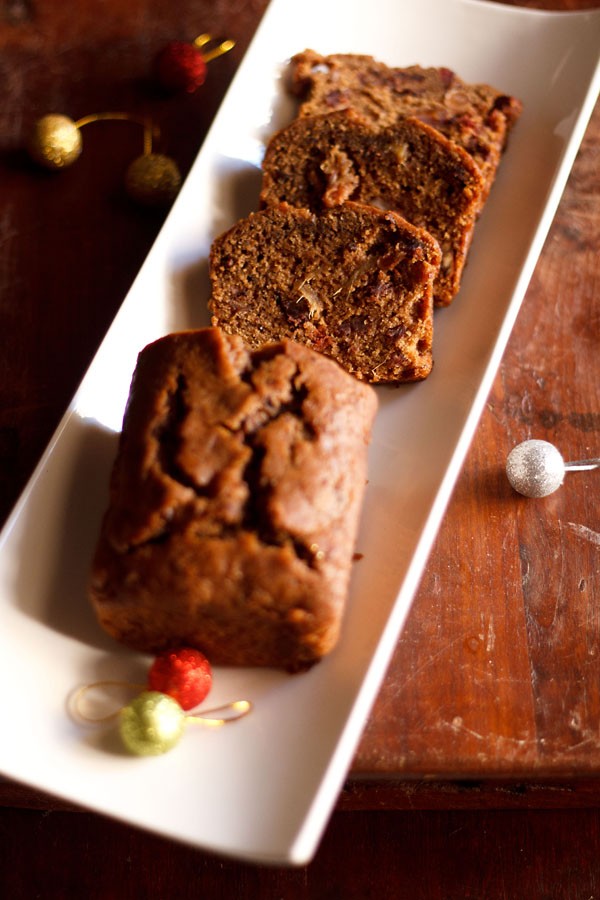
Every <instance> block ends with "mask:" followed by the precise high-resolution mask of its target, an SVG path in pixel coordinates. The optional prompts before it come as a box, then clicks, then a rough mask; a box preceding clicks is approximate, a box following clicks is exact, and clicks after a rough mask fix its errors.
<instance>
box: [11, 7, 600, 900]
mask: <svg viewBox="0 0 600 900" xmlns="http://www.w3.org/2000/svg"><path fill="white" fill-rule="evenodd" d="M324 2H326V0H324ZM267 5H268V3H267V0H214V2H211V0H182V2H179V3H172V2H167V0H132V2H130V3H121V2H118V0H104V2H101V0H90V2H87V3H81V4H76V5H71V4H68V3H64V2H59V0H37V2H35V0H6V2H4V3H2V4H0V78H1V83H2V85H3V103H2V104H0V135H1V137H0V198H1V204H0V334H1V338H0V341H1V342H0V518H2V519H4V518H5V517H6V515H7V514H8V513H9V511H10V509H11V507H12V505H13V503H14V502H15V500H16V499H17V497H18V495H19V493H20V491H21V489H22V487H23V486H24V484H25V481H26V479H27V477H28V476H29V474H30V473H31V471H32V468H33V466H34V465H35V463H36V462H37V459H38V458H39V456H40V455H41V453H42V451H43V449H44V448H45V446H46V444H47V442H48V440H49V438H50V436H51V434H52V432H53V430H54V428H55V426H56V424H57V423H58V421H59V419H60V417H61V416H62V414H63V412H64V409H65V408H66V406H67V405H68V403H69V402H70V399H71V397H72V395H73V393H74V391H75V389H76V387H77V385H78V384H79V381H80V380H81V378H82V376H83V374H84V373H85V369H86V366H87V365H88V363H89V361H90V360H91V358H92V356H93V354H94V352H95V350H96V349H97V347H98V345H99V343H100V341H101V339H102V337H103V335H104V333H105V331H106V329H107V328H108V326H109V325H110V323H111V321H112V319H113V317H114V315H115V313H116V311H117V309H118V307H119V305H120V303H121V302H122V300H123V298H124V296H125V294H126V292H127V289H128V287H129V286H130V284H131V282H132V281H133V279H134V277H135V275H136V273H137V271H138V269H139V267H140V265H141V263H142V261H143V259H144V257H145V256H146V254H147V253H148V251H149V249H150V248H151V246H152V242H153V240H154V238H155V237H156V235H157V233H158V231H159V229H160V226H161V224H162V222H163V220H164V214H163V213H157V212H148V211H143V210H140V209H139V208H137V207H135V206H134V205H133V204H132V203H130V202H129V201H128V200H127V199H126V198H125V197H124V195H123V191H122V184H121V175H122V171H123V168H124V166H125V165H126V164H127V162H128V161H130V160H131V158H132V157H133V156H135V155H137V154H138V153H140V152H141V148H140V146H139V140H140V138H139V133H138V132H136V130H135V128H131V129H129V128H127V127H125V126H123V125H122V124H117V123H113V125H108V124H107V125H106V126H102V127H95V126H90V128H91V127H95V130H94V134H93V138H92V136H91V131H90V132H89V136H88V132H86V133H85V135H84V140H85V141H86V143H85V153H84V154H83V156H82V157H81V159H80V160H79V161H78V164H77V166H76V167H73V168H72V169H70V170H67V171H65V172H63V173H61V174H60V175H59V176H58V177H57V176H55V175H53V174H50V173H47V172H42V171H40V170H39V169H36V168H35V166H33V165H32V164H31V162H30V161H29V159H28V157H27V155H26V153H25V151H24V141H25V135H26V134H27V132H28V130H29V128H30V126H31V124H32V123H33V122H34V121H35V120H36V119H37V118H38V117H39V116H41V115H43V114H45V113H47V112H62V113H65V114H67V115H69V116H71V117H72V118H74V119H76V118H78V117H80V116H83V115H87V114H90V113H94V112H100V111H106V110H110V109H115V108H119V109H135V110H136V111H138V112H144V113H147V114H150V115H151V116H152V117H153V118H154V119H156V121H157V122H158V123H159V124H160V130H161V139H160V147H159V149H160V150H162V151H163V152H166V153H168V154H169V155H171V156H173V157H174V158H176V159H177V162H178V164H179V166H180V168H181V170H182V173H183V174H184V175H185V174H186V172H187V170H188V169H189V167H190V165H191V163H192V161H193V159H194V158H195V155H196V153H197V152H198V149H199V147H200V145H201V142H202V139H203V137H204V135H205V134H206V131H207V129H208V127H209V125H210V122H211V120H212V118H213V116H214V114H215V112H216V110H217V109H218V106H219V103H220V102H221V100H222V98H223V96H224V93H225V90H226V88H227V85H228V84H229V82H230V80H231V78H232V76H233V74H234V72H235V70H236V68H237V66H238V64H239V62H240V60H241V59H242V56H243V53H244V50H245V48H246V47H247V45H248V42H249V40H250V38H251V37H252V34H253V33H254V30H255V28H256V26H257V24H258V22H259V21H260V18H261V15H262V13H263V12H264V10H265V9H266V7H267ZM512 5H522V6H528V7H538V8H545V9H588V8H594V7H597V6H598V4H597V2H591V0H580V2H577V0H562V2H561V0H554V2H550V0H549V2H525V3H521V4H512ZM203 31H209V32H211V33H212V34H214V35H217V36H226V37H232V38H233V39H235V41H236V47H235V49H234V50H233V51H232V52H231V53H229V54H227V55H226V56H224V57H222V58H221V59H219V60H215V61H214V62H212V63H210V65H209V72H208V78H207V82H206V84H205V85H204V86H203V88H202V89H200V90H199V91H198V92H197V93H196V94H194V95H187V96H184V97H175V98H168V99H167V98H165V97H163V96H160V95H159V94H158V93H157V92H156V90H155V89H154V88H153V87H152V85H151V83H150V80H149V66H150V62H151V60H152V58H153V56H154V54H155V53H156V52H157V50H159V49H160V48H161V47H162V46H164V44H165V42H166V41H167V40H169V39H184V40H191V39H193V37H195V36H196V35H197V34H198V33H200V32H203ZM599 163H600V109H596V112H595V113H594V115H593V117H592V119H591V122H590V125H589V127H588V129H587V132H586V135H585V138H584V140H583V143H582V146H581V149H580V152H579V154H578V156H577V159H576V162H575V165H574V167H573V171H572V174H571V177H570V179H569V182H568V185H567V188H566V191H565V193H564V196H563V198H562V201H561V204H560V206H559V209H558V213H557V216H556V218H555V221H554V223H553V225H552V227H551V230H550V233H549V236H548V239H547V241H546V244H545V247H544V250H543V253H542V255H541V258H540V261H539V263H538V265H537V267H536V270H535V273H534V275H533V278H532V281H531V284H530V286H529V289H528V291H527V295H526V298H525V301H524V303H523V307H522V310H521V313H520V315H519V318H518V320H517V323H516V327H515V329H514V332H513V335H512V337H511V340H510V343H509V346H508V349H507V351H506V354H505V356H504V359H503V362H502V365H501V367H500V370H499V373H498V376H497V378H496V380H495V383H494V386H493V389H492V392H491V394H490V396H489V399H488V403H487V407H486V410H485V412H484V415H483V417H482V419H481V422H480V425H479V427H478V430H477V434H476V437H475V440H474V442H473V444H472V447H471V449H470V451H469V454H468V457H467V460H466V464H465V467H464V470H463V473H462V475H461V476H460V478H459V481H458V483H457V485H456V489H455V491H454V495H453V498H452V501H451V503H450V506H449V509H448V512H447V514H446V517H445V519H444V522H443V525H442V528H441V530H440V533H439V536H438V539H437V541H436V544H435V547H434V550H433V553H432V555H431V557H430V560H429V563H428V566H427V569H426V572H425V575H424V577H423V580H422V583H421V586H420V589H419V591H418V594H417V597H416V599H415V602H414V605H413V608H412V611H411V613H410V615H409V619H408V622H407V624H406V627H405V629H404V632H403V634H402V637H401V639H400V641H399V643H398V647H397V650H396V652H395V654H394V657H393V659H392V662H391V665H390V668H389V671H388V674H387V677H386V679H385V682H384V684H383V686H382V689H381V691H380V694H379V697H378V699H377V702H376V704H375V707H374V709H373V711H372V714H371V716H370V718H369V720H368V722H366V723H365V730H364V734H363V738H362V740H361V742H360V746H359V748H358V752H357V754H356V758H355V761H354V765H353V767H352V771H351V773H350V775H349V779H348V783H347V786H346V789H345V790H344V792H343V794H342V796H341V797H340V802H339V805H338V809H337V811H336V813H335V814H334V817H333V819H332V822H331V825H330V827H329V829H328V831H327V834H326V836H325V838H324V841H323V845H322V847H321V848H320V850H319V853H318V855H317V858H316V859H315V861H314V862H313V863H312V864H311V865H310V866H308V867H304V868H303V869H301V870H296V871H286V870H278V869H263V868H262V867H253V866H246V865H240V864H238V863H235V862H228V861H224V860H218V859H215V858H212V857H210V856H207V855H205V854H202V853H199V852H197V851H194V850H191V849H189V848H184V847H178V846H175V845H172V844H171V843H169V842H168V841H163V840H161V839H160V838H155V837H152V836H148V835H145V834H143V833H140V832H137V831H135V830H133V829H129V828H126V827H125V826H122V825H119V824H116V823H112V822H108V821H106V820H104V819H102V817H99V816H95V815H92V814H88V813H83V812H80V811H76V810H74V809H71V808H70V807H68V806H67V805H65V804H60V803H58V802H56V801H54V800H53V799H52V798H49V797H45V796H41V795H39V794H38V793H36V792H33V791H30V790H28V789H25V788H23V787H21V786H19V785H16V784H14V783H12V782H6V781H5V782H0V841H1V845H0V846H2V848H3V852H2V854H0V890H2V894H3V896H14V897H38V896H39V897H44V898H45V897H80V896H85V897H102V898H105V897H106V898H113V897H116V898H120V897H167V896H177V897H182V898H185V897H196V896H199V895H200V894H201V893H202V894H203V895H204V896H209V897H221V896H222V897H230V896H236V897H268V898H271V897H272V898H275V897H285V898H286V900H288V898H289V900H292V898H297V897H298V898H299V897H303V898H304V897H348V898H351V897H357V898H358V897H368V896H377V897H410V898H413V897H414V898H420V897H423V898H437V897H440V898H452V897H457V898H459V897H474V898H492V897H507V898H513V897H515V898H516V897H540V898H541V897H544V898H546V897H560V898H562V897H573V898H578V900H579V898H583V900H587V898H592V897H598V896H600V866H599V864H598V859H599V851H600V813H599V811H598V805H599V800H600V781H598V778H599V776H600V512H599V507H600V504H599V503H598V498H599V496H600V474H598V473H597V472H587V473H578V474H572V475H568V476H567V480H566V482H565V485H564V486H563V487H562V488H561V489H560V490H559V491H558V492H557V493H556V494H553V495H552V496H551V497H548V498H546V499H544V500H540V501H529V500H526V499H524V498H520V497H518V496H517V495H515V494H514V492H513V491H512V490H511V489H510V487H509V486H508V483H507V481H506V478H505V475H504V461H505V459H506V455H507V453H508V451H509V450H510V449H511V447H512V446H513V445H514V444H515V443H517V442H519V441H520V440H522V439H524V438H527V437H540V438H545V439H548V440H550V441H552V442H553V443H555V444H556V445H557V446H559V447H560V449H561V451H562V452H563V453H564V455H565V456H566V457H567V458H581V457H586V456H592V455H600V386H599V378H598V373H599V364H598V359H599V346H600V341H599V338H600V306H599V301H598V295H599V292H600V284H599V280H600V262H599V259H600V254H599V249H600V177H599V172H600V164H599ZM33 712H34V711H32V713H33ZM108 861H110V863H108ZM474 861H475V862H474Z"/></svg>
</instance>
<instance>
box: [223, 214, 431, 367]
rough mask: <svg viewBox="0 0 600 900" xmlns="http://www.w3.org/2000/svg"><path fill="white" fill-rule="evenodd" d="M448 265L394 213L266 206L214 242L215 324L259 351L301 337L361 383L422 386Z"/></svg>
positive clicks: (427, 238) (425, 234) (422, 235)
mask: <svg viewBox="0 0 600 900" xmlns="http://www.w3.org/2000/svg"><path fill="white" fill-rule="evenodd" d="M440 261H441V253H440V249H439V247H438V244H437V241H435V240H434V238H432V237H431V235H430V234H429V233H428V232H426V231H425V230H424V229H422V228H418V227H415V226H413V225H410V224H409V223H408V222H406V220H405V219H403V218H402V217H401V216H399V215H397V214H396V213H393V212H385V211H382V210H378V209H376V208H375V207H372V206H367V205H365V204H359V203H354V202H346V203H342V204H341V205H339V206H335V207H332V208H331V209H326V210H324V211H322V212H320V213H313V212H311V211H309V210H307V209H301V208H297V207H292V206H289V205H288V204H280V205H278V206H272V207H268V208H266V209H263V210H260V211H258V212H255V213H251V214H250V216H249V217H248V218H246V219H243V220H241V221H239V222H237V223H236V224H235V225H234V226H233V227H232V228H231V229H229V230H228V231H227V232H225V233H224V234H222V235H221V236H220V237H218V238H217V239H216V240H215V241H213V244H212V247H211V252H210V263H209V273H210V279H211V290H212V293H211V298H210V300H209V308H210V310H211V312H212V323H213V325H215V326H219V327H221V328H223V329H224V330H225V331H227V332H228V333H231V334H239V335H241V336H242V337H243V338H244V340H245V341H246V342H247V343H248V344H249V345H250V346H252V347H257V346H259V345H260V344H261V343H264V341H273V340H280V339H282V338H290V339H292V340H295V341H299V342H301V343H303V344H306V345H307V346H308V347H310V348H311V349H313V350H316V351H318V352H319V353H323V354H325V355H326V356H329V357H331V358H332V359H334V360H336V361H337V362H338V363H339V364H340V365H341V366H342V367H343V368H344V369H346V370H347V371H348V372H350V373H351V374H352V375H354V376H355V377H356V378H358V379H360V380H362V381H368V382H370V383H373V384H375V383H399V382H403V381H416V380H420V379H422V378H425V377H427V375H428V374H429V373H430V371H431V367H432V332H433V326H432V320H433V300H432V296H433V294H432V286H433V282H434V279H435V277H436V276H437V274H438V272H439V267H440Z"/></svg>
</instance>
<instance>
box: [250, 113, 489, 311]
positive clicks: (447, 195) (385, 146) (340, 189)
mask: <svg viewBox="0 0 600 900" xmlns="http://www.w3.org/2000/svg"><path fill="white" fill-rule="evenodd" d="M482 192H483V177H482V175H481V172H480V170H479V168H478V167H477V165H476V164H475V162H474V161H473V159H472V157H471V156H469V154H467V153H466V152H465V151H464V150H463V149H462V148H461V147H459V146H458V145H457V144H454V143H452V142H451V141H449V140H448V139H447V138H446V137H444V136H443V135H442V134H440V132H439V131H436V130H435V129H433V128H431V127H430V126H429V125H426V124H424V123H423V122H421V121H419V120H418V119H414V118H400V119H398V120H397V121H396V122H394V123H393V124H391V125H388V126H385V127H380V128H376V127H374V126H373V124H372V123H370V122H369V121H368V120H366V119H364V118H363V117H362V116H360V115H358V114H357V113H355V112H354V111H353V110H337V111H335V112H332V113H328V114H324V115H314V116H303V117H300V118H297V119H295V120H294V121H293V122H292V123H291V124H290V125H288V126H287V127H286V128H284V129H282V130H281V131H279V132H278V133H277V134H275V135H274V136H273V137H272V138H271V139H270V141H269V143H268V145H267V148H266V152H265V156H264V159H263V180H262V189H261V194H260V202H261V204H262V206H269V205H274V204H275V205H276V204H278V203H281V202H282V201H285V202H287V203H289V204H292V205H293V206H300V207H306V208H307V209H311V210H314V211H316V212H318V211H319V210H322V209H324V208H330V207H332V206H336V205H338V204H340V203H343V202H345V201H346V200H354V201H359V202H362V203H367V204H373V205H376V206H378V207H380V208H382V209H392V210H394V211H395V212H397V213H400V215H402V216H403V217H404V218H405V219H407V220H408V221H409V222H411V224H413V225H418V226H420V227H422V228H425V229H426V230H427V231H429V232H430V234H431V235H433V237H434V238H435V239H436V240H437V242H438V244H439V245H440V248H441V251H442V262H441V267H440V272H439V275H438V277H437V278H436V280H435V283H434V288H433V295H434V301H435V303H436V305H438V306H447V305H448V304H449V303H450V302H451V301H452V299H453V298H454V296H455V295H456V293H457V292H458V289H459V287H460V280H461V274H462V270H463V267H464V264H465V260H466V256H467V251H468V248H469V245H470V242H471V237H472V234H473V228H474V226H475V221H476V218H477V214H478V210H479V209H480V205H481V196H482Z"/></svg>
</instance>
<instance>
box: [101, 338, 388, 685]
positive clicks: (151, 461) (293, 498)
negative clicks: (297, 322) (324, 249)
mask: <svg viewBox="0 0 600 900" xmlns="http://www.w3.org/2000/svg"><path fill="white" fill-rule="evenodd" d="M375 411H376V397H375V391H374V390H373V389H372V388H370V387H369V386H368V385H365V384H361V383H360V382H358V381H357V380H356V379H354V378H352V377H351V376H350V375H348V374H347V373H346V372H344V371H343V370H342V369H341V368H340V367H339V366H338V365H337V364H336V363H334V362H332V361H331V360H329V359H326V358H325V357H323V356H321V355H319V354H317V353H314V352H313V351H311V350H309V349H308V348H307V347H304V346H302V345H300V344H297V343H293V342H291V341H282V342H280V343H273V344H269V345H266V346H263V347H261V348H260V349H257V350H251V349H250V348H249V347H248V346H247V345H246V344H245V343H244V342H243V341H242V339H241V338H240V337H238V336H230V335H226V334H224V333H223V332H222V331H221V330H219V329H215V328H206V329H201V330H199V331H189V332H181V333H176V334H170V335H167V336H166V337H163V338H161V339H159V340H157V341H156V342H154V343H152V344H150V345H148V346H147V347H146V348H144V350H142V352H141V353H140V355H139V357H138V363H137V366H136V370H135V373H134V377H133V381H132V385H131V391H130V396H129V400H128V404H127V409H126V413H125V417H124V422H123V430H122V433H121V438H120V444H119V450H118V454H117V458H116V460H115V464H114V468H113V472H112V476H111V485H110V502H109V506H108V509H107V511H106V513H105V516H104V519H103V523H102V527H101V534H100V537H99V540H98V545H97V549H96V553H95V557H94V560H93V566H92V575H91V582H90V595H91V600H92V604H93V607H94V609H95V611H96V614H97V617H98V620H99V622H100V624H101V625H102V626H103V627H104V629H105V630H106V631H107V632H108V633H109V634H110V635H112V636H113V637H114V638H116V639H117V640H118V641H120V642H122V643H123V644H125V645H127V646H129V647H131V648H133V649H136V650H140V651H147V652H151V653H156V652H158V651H160V650H162V649H168V648H175V647H178V646H182V645H186V646H192V647H197V648H198V649H200V650H202V651H203V652H204V653H206V655H207V656H208V658H209V659H210V661H211V662H212V663H214V664H215V665H221V664H222V665H248V666H254V665H256V666H273V667H282V668H285V669H288V670H291V671H294V670H300V669H303V668H305V667H308V666H310V665H311V664H313V663H314V662H316V661H317V660H319V659H320V658H321V657H322V656H323V655H324V654H326V653H327V652H329V651H330V650H331V649H332V647H333V646H334V644H335V642H336V639H337V636H338V632H339V627H340V619H341V616H342V612H343V608H344V604H345V600H346V595H347V591H348V584H349V577H350V569H351V564H352V558H353V551H354V543H355V539H356V533H357V527H358V520H359V514H360V509H361V503H362V498H363V493H364V488H365V483H366V455H367V445H368V440H369V436H370V429H371V425H372V421H373V418H374V415H375Z"/></svg>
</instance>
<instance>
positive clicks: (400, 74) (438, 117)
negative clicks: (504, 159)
mask: <svg viewBox="0 0 600 900" xmlns="http://www.w3.org/2000/svg"><path fill="white" fill-rule="evenodd" d="M290 74H291V84H292V90H293V91H294V93H296V94H297V95H298V96H299V97H300V99H301V107H300V115H304V116H306V115H315V114H319V113H326V112H332V111H333V110H334V109H344V108H352V109H355V110H356V111H357V112H360V113H362V114H363V115H364V116H366V117H367V118H369V119H371V120H372V121H373V122H376V123H378V124H380V125H389V124H390V123H393V122H395V121H396V119H397V118H398V116H414V117H416V118H418V119H420V120H421V121H423V122H425V123H427V124H428V125H431V126H433V127H434V128H436V129H438V131H440V132H441V133H442V134H444V135H445V136H446V137H447V138H449V139H450V140H451V141H454V142H455V143H456V144H458V145H459V146H460V147H462V148H463V149H464V150H466V151H467V153H469V154H470V155H471V156H472V157H473V159H474V160H475V162H476V163H477V165H478V166H479V168H480V170H481V173H482V175H483V179H484V192H483V197H482V201H484V200H485V198H486V197H487V195H488V193H489V190H490V188H491V186H492V184H493V181H494V178H495V175H496V170H497V167H498V163H499V162H500V157H501V155H502V152H503V150H504V148H505V146H506V141H507V138H508V134H509V132H510V130H511V128H512V126H513V125H514V123H515V122H516V120H517V119H518V117H519V116H520V114H521V109H522V105H521V102H520V101H519V100H517V99H516V98H515V97H511V96H509V95H507V94H503V93H502V92H501V91H499V90H496V89H495V88H494V87H491V86H490V85H487V84H467V83H466V82H464V81H463V80H462V79H461V78H459V77H458V75H456V74H455V73H454V72H453V71H452V70H451V69H448V68H444V67H439V68H434V67H430V68H424V67H422V66H417V65H414V66H407V67H406V68H393V67H391V66H387V65H385V63H382V62H379V61H378V60H376V59H374V58H373V57H371V56H364V55H358V54H344V53H337V54H332V55H330V56H321V55H320V54H318V53H315V51H314V50H305V51H303V52H302V53H298V54H296V56H294V57H293V58H292V62H291V73H290Z"/></svg>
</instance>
